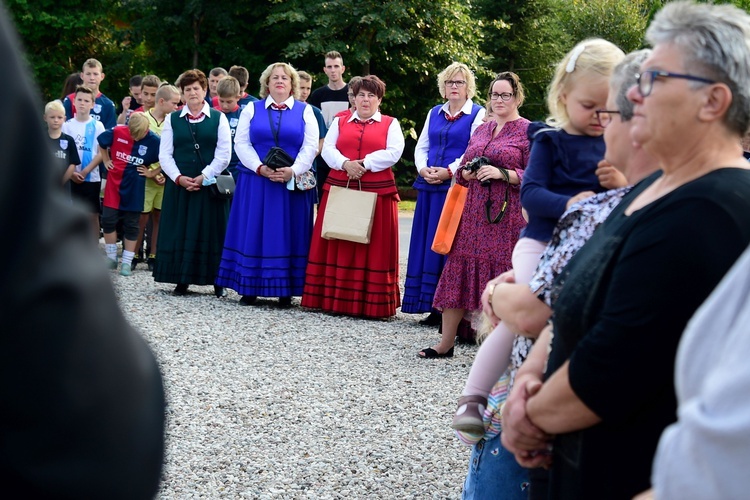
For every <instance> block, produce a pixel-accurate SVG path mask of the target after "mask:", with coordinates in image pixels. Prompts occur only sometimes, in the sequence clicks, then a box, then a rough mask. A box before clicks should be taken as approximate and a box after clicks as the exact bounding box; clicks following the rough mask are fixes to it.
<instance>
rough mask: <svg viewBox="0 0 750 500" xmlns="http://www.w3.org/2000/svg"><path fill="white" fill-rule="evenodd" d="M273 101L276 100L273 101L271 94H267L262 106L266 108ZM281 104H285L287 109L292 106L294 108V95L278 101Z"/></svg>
mask: <svg viewBox="0 0 750 500" xmlns="http://www.w3.org/2000/svg"><path fill="white" fill-rule="evenodd" d="M275 102H276V101H274V100H273V97H271V96H270V95H269V96H268V97H266V102H265V103H264V104H263V106H264V107H265V108H266V109H268V107H269V106H270V105H271V104H274V103H275ZM282 104H286V107H287V108H289V109H292V108H294V97H292V96H289V97H288V98H287V100H286V101H284V102H280V103H279V105H282Z"/></svg>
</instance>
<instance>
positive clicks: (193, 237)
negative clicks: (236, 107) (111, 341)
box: [154, 69, 232, 297]
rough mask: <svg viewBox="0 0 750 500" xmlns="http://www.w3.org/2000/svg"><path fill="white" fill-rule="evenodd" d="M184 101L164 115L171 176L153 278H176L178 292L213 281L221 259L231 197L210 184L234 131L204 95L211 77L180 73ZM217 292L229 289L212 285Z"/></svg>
mask: <svg viewBox="0 0 750 500" xmlns="http://www.w3.org/2000/svg"><path fill="white" fill-rule="evenodd" d="M179 87H180V89H181V90H182V94H183V99H184V101H185V107H183V108H182V110H181V111H175V112H174V113H172V114H170V115H169V116H168V117H167V119H166V120H165V121H164V128H163V130H162V134H161V148H160V149H159V162H160V163H161V167H162V170H163V171H164V173H165V174H166V175H167V176H169V178H170V179H171V180H172V182H169V181H167V184H166V186H165V188H164V202H163V205H162V216H161V217H162V224H161V229H160V231H159V259H157V261H156V266H155V267H154V279H155V280H156V281H159V282H162V283H175V284H176V285H177V286H176V287H175V289H174V294H175V295H185V294H186V293H187V291H188V285H191V284H192V285H213V284H214V282H215V280H216V271H217V270H218V268H219V262H220V260H221V250H222V248H223V245H224V232H225V231H226V227H227V219H228V218H229V201H228V200H223V199H218V198H214V197H212V196H211V193H209V190H208V188H207V187H206V185H207V183H210V182H211V180H212V179H213V178H214V177H216V176H217V175H219V174H220V173H221V172H222V171H223V170H224V169H225V168H226V166H227V165H228V164H229V160H230V158H231V153H232V134H231V132H230V129H229V122H228V121H227V119H226V117H225V116H224V114H223V113H222V112H221V111H217V110H215V109H211V107H210V106H209V105H208V103H206V101H205V100H204V98H205V96H206V89H207V88H208V81H207V79H206V75H204V74H203V72H201V71H200V70H197V69H193V70H189V71H186V72H185V73H183V74H182V75H181V76H180V78H179ZM214 293H215V294H216V296H217V297H222V296H224V295H225V291H224V289H223V288H222V287H218V286H215V285H214Z"/></svg>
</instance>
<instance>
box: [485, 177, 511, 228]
mask: <svg viewBox="0 0 750 500" xmlns="http://www.w3.org/2000/svg"><path fill="white" fill-rule="evenodd" d="M497 169H498V170H500V173H501V174H502V176H503V177H504V178H505V195H504V196H503V205H502V207H500V212H499V213H498V214H497V216H495V217H494V218H493V217H492V196H491V195H490V192H489V190H488V191H487V201H485V202H484V213H485V216H486V217H487V222H489V223H490V224H498V223H499V222H500V221H501V220H503V217H505V210H506V209H507V208H508V195H509V191H510V175H509V174H508V171H507V170H505V169H504V168H500V167H497Z"/></svg>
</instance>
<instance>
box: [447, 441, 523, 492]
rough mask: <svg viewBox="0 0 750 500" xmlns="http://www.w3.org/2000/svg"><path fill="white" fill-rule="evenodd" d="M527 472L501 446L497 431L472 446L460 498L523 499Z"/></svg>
mask: <svg viewBox="0 0 750 500" xmlns="http://www.w3.org/2000/svg"><path fill="white" fill-rule="evenodd" d="M528 484H529V474H528V471H527V470H526V469H524V468H523V467H521V466H520V465H518V462H516V459H515V457H514V456H513V454H512V453H511V452H509V451H508V450H506V449H505V448H503V445H502V444H501V443H500V434H498V435H497V436H495V437H494V438H492V439H490V440H489V441H485V440H484V439H482V440H481V441H479V442H478V443H477V444H475V445H474V446H473V447H472V448H471V458H470V459H469V473H468V474H467V475H466V481H464V491H463V493H462V494H461V498H462V499H463V500H485V499H486V500H490V499H503V500H526V499H527V498H528Z"/></svg>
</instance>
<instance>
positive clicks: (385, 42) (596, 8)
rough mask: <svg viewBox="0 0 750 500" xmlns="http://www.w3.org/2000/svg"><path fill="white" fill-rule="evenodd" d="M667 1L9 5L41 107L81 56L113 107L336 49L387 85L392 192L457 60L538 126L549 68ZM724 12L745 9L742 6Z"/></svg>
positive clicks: (629, 29) (188, 0)
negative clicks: (157, 89)
mask: <svg viewBox="0 0 750 500" xmlns="http://www.w3.org/2000/svg"><path fill="white" fill-rule="evenodd" d="M664 3H665V2H663V1H662V0H506V1H505V2H497V1H496V0H473V1H472V0H357V1H355V0H323V1H317V2H310V1H308V0H256V1H253V2H214V1H208V0H93V1H91V2H88V3H86V4H81V3H80V2H78V1H73V0H5V4H6V6H7V8H8V10H9V11H10V13H11V15H12V17H13V19H14V20H15V23H16V27H17V29H18V31H19V34H20V36H21V39H22V41H23V43H24V44H25V47H26V50H27V61H28V64H29V66H30V68H31V71H32V72H33V74H34V76H35V80H36V82H37V85H38V87H39V91H40V93H41V95H42V98H43V99H44V100H45V101H48V100H51V99H55V98H59V97H60V93H61V89H62V84H63V81H64V80H65V78H66V77H67V76H68V75H69V74H70V73H73V72H75V71H79V70H80V68H81V65H82V63H83V61H85V60H86V59H88V58H89V57H95V58H97V59H99V60H100V61H101V62H102V64H103V65H104V73H105V75H106V78H105V80H104V82H103V83H102V86H101V90H102V92H104V93H105V94H107V95H108V96H109V97H110V98H111V99H112V100H113V101H115V103H119V102H120V101H121V100H122V98H123V97H124V96H126V95H127V93H128V79H129V78H130V77H131V76H132V75H135V74H141V75H146V74H156V75H157V76H159V77H160V78H162V79H163V80H169V81H174V80H175V79H176V78H177V76H178V75H179V74H180V73H182V72H183V71H185V70H186V69H189V68H194V67H196V68H200V69H202V70H203V71H204V72H206V73H207V72H208V71H209V70H210V69H211V68H213V67H216V66H222V67H224V68H227V69H228V68H229V67H230V66H232V65H235V64H238V65H242V66H245V67H246V68H247V69H248V70H249V72H250V85H249V88H248V92H250V93H251V94H255V95H257V91H258V82H257V78H258V77H259V76H260V74H261V72H262V71H263V69H264V68H265V67H266V66H267V65H268V64H271V63H273V62H277V61H285V62H289V63H291V64H292V65H293V66H294V67H296V68H297V69H304V70H305V71H307V72H309V73H310V74H312V75H313V76H314V77H315V82H314V83H313V88H317V87H318V86H320V85H323V84H325V83H326V82H327V80H326V78H325V75H324V73H323V54H325V53H326V52H327V51H329V50H338V51H339V52H341V54H342V55H343V57H344V64H345V66H346V73H345V78H346V79H348V78H350V77H352V76H354V75H365V74H376V75H378V76H379V77H380V78H382V79H383V80H384V81H385V82H386V84H387V90H386V97H385V99H384V100H383V111H384V112H385V113H387V114H389V115H392V116H395V117H396V118H398V119H399V121H400V122H401V125H402V127H403V129H404V134H405V136H406V139H407V147H406V151H405V153H404V157H403V159H402V161H401V162H400V163H399V165H397V167H396V174H397V179H398V182H399V185H400V186H403V187H405V186H408V185H409V184H411V182H412V181H413V179H414V177H415V175H416V172H415V171H414V169H413V157H414V155H413V151H414V146H415V145H416V140H417V137H418V134H419V133H420V132H421V128H422V125H423V123H424V119H425V116H426V114H427V112H428V111H429V109H430V108H431V107H432V106H434V105H435V104H438V103H439V102H441V98H440V95H439V93H438V90H437V85H436V77H437V74H438V73H439V72H440V71H441V70H442V69H443V68H444V67H446V66H447V65H448V64H450V63H451V62H452V61H460V62H464V63H466V64H467V65H468V66H469V67H470V68H473V69H474V71H475V74H476V77H477V88H478V92H477V94H478V95H477V97H476V98H475V101H476V102H478V103H479V104H485V101H486V94H487V88H486V87H487V85H489V82H490V81H491V79H492V77H493V75H494V74H495V73H497V72H499V71H507V70H510V71H515V72H516V73H518V75H519V76H520V77H521V80H522V82H523V84H524V86H525V87H526V93H527V98H526V103H525V104H524V106H523V108H522V109H521V114H522V115H523V116H525V117H527V118H529V119H532V120H540V119H544V117H545V115H546V106H545V104H544V99H545V92H546V87H547V85H548V83H549V81H550V80H551V76H552V71H553V69H554V66H555V63H556V62H557V61H558V60H559V59H560V58H561V57H562V56H563V55H564V54H565V52H567V51H568V50H570V48H571V47H572V46H573V45H574V44H575V43H576V42H578V41H580V40H582V39H584V38H589V37H602V38H605V39H607V40H610V41H611V42H613V43H615V44H617V45H618V46H620V47H621V48H622V49H623V50H624V51H625V52H629V51H631V50H635V49H638V48H641V47H642V46H643V43H644V42H643V36H644V32H645V29H646V27H647V25H648V22H649V20H650V19H651V18H652V17H653V15H654V14H655V13H656V11H658V9H659V8H660V7H661V6H662V5H663V4H664ZM731 3H734V4H735V5H738V6H739V7H742V8H745V9H747V7H748V5H747V4H748V3H750V0H735V1H732V2H731Z"/></svg>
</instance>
